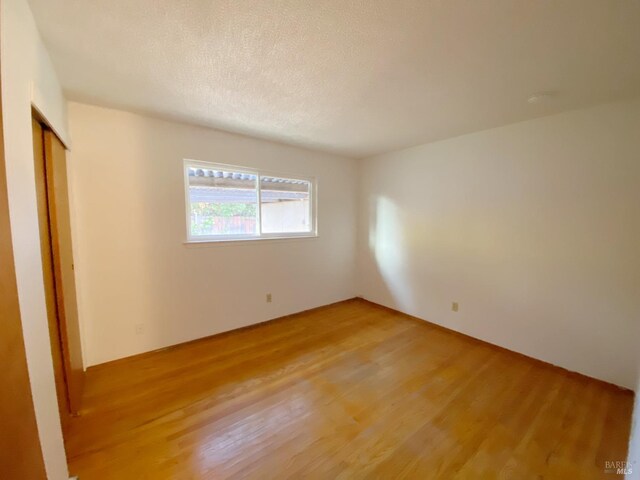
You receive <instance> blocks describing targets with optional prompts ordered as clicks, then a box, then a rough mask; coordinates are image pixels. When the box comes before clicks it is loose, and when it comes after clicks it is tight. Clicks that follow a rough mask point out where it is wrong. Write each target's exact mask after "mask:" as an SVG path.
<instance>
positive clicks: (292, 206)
mask: <svg viewBox="0 0 640 480" xmlns="http://www.w3.org/2000/svg"><path fill="white" fill-rule="evenodd" d="M310 197H311V183H310V182H307V181H305V180H295V179H289V178H277V177H260V199H261V213H260V215H261V217H260V219H261V222H262V232H263V233H301V232H310V231H311V215H310V213H311V209H310Z"/></svg>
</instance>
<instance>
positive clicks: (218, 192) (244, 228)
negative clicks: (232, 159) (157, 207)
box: [188, 167, 258, 237]
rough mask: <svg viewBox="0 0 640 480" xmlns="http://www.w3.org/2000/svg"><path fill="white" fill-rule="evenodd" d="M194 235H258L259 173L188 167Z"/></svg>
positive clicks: (191, 223) (192, 230)
mask: <svg viewBox="0 0 640 480" xmlns="http://www.w3.org/2000/svg"><path fill="white" fill-rule="evenodd" d="M188 173H189V200H190V206H191V212H190V213H191V222H190V225H191V235H192V236H194V237H197V236H216V235H256V234H257V220H256V219H257V210H258V209H257V205H258V192H257V175H254V174H251V173H242V172H234V171H232V170H228V171H227V170H217V169H207V168H197V167H188Z"/></svg>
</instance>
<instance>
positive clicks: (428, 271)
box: [358, 100, 640, 388]
mask: <svg viewBox="0 0 640 480" xmlns="http://www.w3.org/2000/svg"><path fill="white" fill-rule="evenodd" d="M361 173H362V179H361V203H360V207H361V210H360V214H361V215H360V227H361V228H360V235H359V237H360V238H359V277H358V278H359V287H358V293H360V294H362V295H363V296H364V297H365V298H368V299H371V300H373V301H375V302H379V303H382V304H385V305H388V306H391V307H394V308H398V309H399V310H402V311H404V312H407V313H410V314H412V315H416V316H418V317H420V318H423V319H427V320H429V321H431V322H435V323H438V324H441V325H443V326H445V327H448V328H451V329H454V330H458V331H461V332H464V333H466V334H469V335H471V336H474V337H477V338H480V339H483V340H486V341H489V342H492V343H495V344H498V345H501V346H504V347H506V348H509V349H512V350H515V351H518V352H522V353H524V354H526V355H530V356H532V357H536V358H539V359H542V360H545V361H547V362H551V363H553V364H556V365H560V366H562V367H565V368H567V369H569V370H574V371H578V372H581V373H584V374H587V375H591V376H593V377H596V378H600V379H603V380H606V381H609V382H612V383H615V384H618V385H622V386H625V387H629V388H635V387H636V370H637V368H636V356H635V352H636V351H637V349H638V343H637V340H638V339H637V336H636V335H635V330H634V328H635V327H634V325H636V324H637V323H638V321H640V319H639V317H638V315H639V312H640V294H639V290H638V288H639V286H640V248H639V246H640V182H639V180H640V101H638V100H636V101H632V102H624V103H615V104H607V105H602V106H598V107H594V108H589V109H584V110H579V111H574V112H568V113H563V114H560V115H555V116H550V117H546V118H541V119H537V120H532V121H527V122H522V123H517V124H513V125H509V126H505V127H501V128H496V129H492V130H487V131H483V132H478V133H474V134H470V135H465V136H461V137H457V138H453V139H450V140H446V141H441V142H436V143H432V144H427V145H422V146H419V147H415V148H410V149H407V150H403V151H399V152H395V153H390V154H387V155H381V156H378V157H374V158H370V159H366V160H364V161H363V162H362V169H361ZM454 301H456V302H459V304H460V311H459V312H458V313H454V312H452V311H451V302H454Z"/></svg>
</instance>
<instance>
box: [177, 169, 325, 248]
mask: <svg viewBox="0 0 640 480" xmlns="http://www.w3.org/2000/svg"><path fill="white" fill-rule="evenodd" d="M185 188H186V199H187V235H188V237H187V238H188V240H189V241H220V240H246V239H259V238H279V237H280V238H282V237H300V236H307V237H308V236H314V235H315V234H316V229H315V215H314V195H315V182H314V181H313V179H309V178H301V177H298V176H293V175H276V174H271V173H267V172H259V171H257V170H251V169H246V168H242V167H234V166H231V165H216V164H211V163H202V162H194V161H185Z"/></svg>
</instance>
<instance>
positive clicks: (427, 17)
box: [29, 0, 640, 157]
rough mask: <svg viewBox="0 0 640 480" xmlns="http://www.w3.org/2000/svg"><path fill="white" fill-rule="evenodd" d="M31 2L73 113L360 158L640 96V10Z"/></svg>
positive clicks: (233, 1) (371, 0)
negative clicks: (113, 113)
mask: <svg viewBox="0 0 640 480" xmlns="http://www.w3.org/2000/svg"><path fill="white" fill-rule="evenodd" d="M29 1H30V4H31V6H32V9H33V10H34V14H35V16H36V21H37V23H38V26H39V28H40V31H41V33H42V36H43V39H44V41H45V43H46V44H47V46H48V49H49V51H50V53H51V56H52V58H53V61H54V64H55V67H56V70H57V72H58V74H59V76H60V79H61V82H62V84H63V87H64V89H65V91H66V94H67V96H68V97H69V98H70V99H72V100H78V101H84V102H89V103H96V104H99V105H106V106H113V107H118V108H124V109H127V110H133V111H139V112H147V113H151V114H154V115H161V116H165V117H169V118H173V119H177V120H181V121H187V122H191V123H196V124H201V125H206V126H211V127H216V128H220V129H223V130H228V131H232V132H238V133H244V134H248V135H252V136H257V137H261V138H268V139H272V140H277V141H282V142H286V143H292V144H297V145H303V146H307V147H311V148H316V149H321V150H327V151H332V152H337V153H341V154H344V155H348V156H353V157H364V156H368V155H371V154H375V153H380V152H385V151H390V150H394V149H398V148H402V147H407V146H411V145H416V144H419V143H424V142H428V141H433V140H437V139H442V138H447V137H452V136H456V135H460V134H463V133H467V132H472V131H477V130H482V129H486V128H490V127H494V126H498V125H503V124H506V123H510V122H514V121H518V120H524V119H527V118H533V117H537V116H542V115H547V114H551V113H555V112H559V111H563V110H568V109H572V108H578V107H582V106H586V105H590V104H595V103H599V102H603V101H608V100H614V99H618V98H624V97H630V96H636V95H640V27H639V25H640V0H537V1H534V0H477V1H472V0H417V1H410V0H359V1H357V0H307V1H303V0H280V1H271V0H91V1H87V0H29ZM539 91H552V92H555V93H556V94H555V95H554V96H553V98H552V99H551V100H549V101H547V102H541V103H539V104H535V105H531V104H529V103H527V98H528V97H529V95H531V94H532V93H535V92H539Z"/></svg>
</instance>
